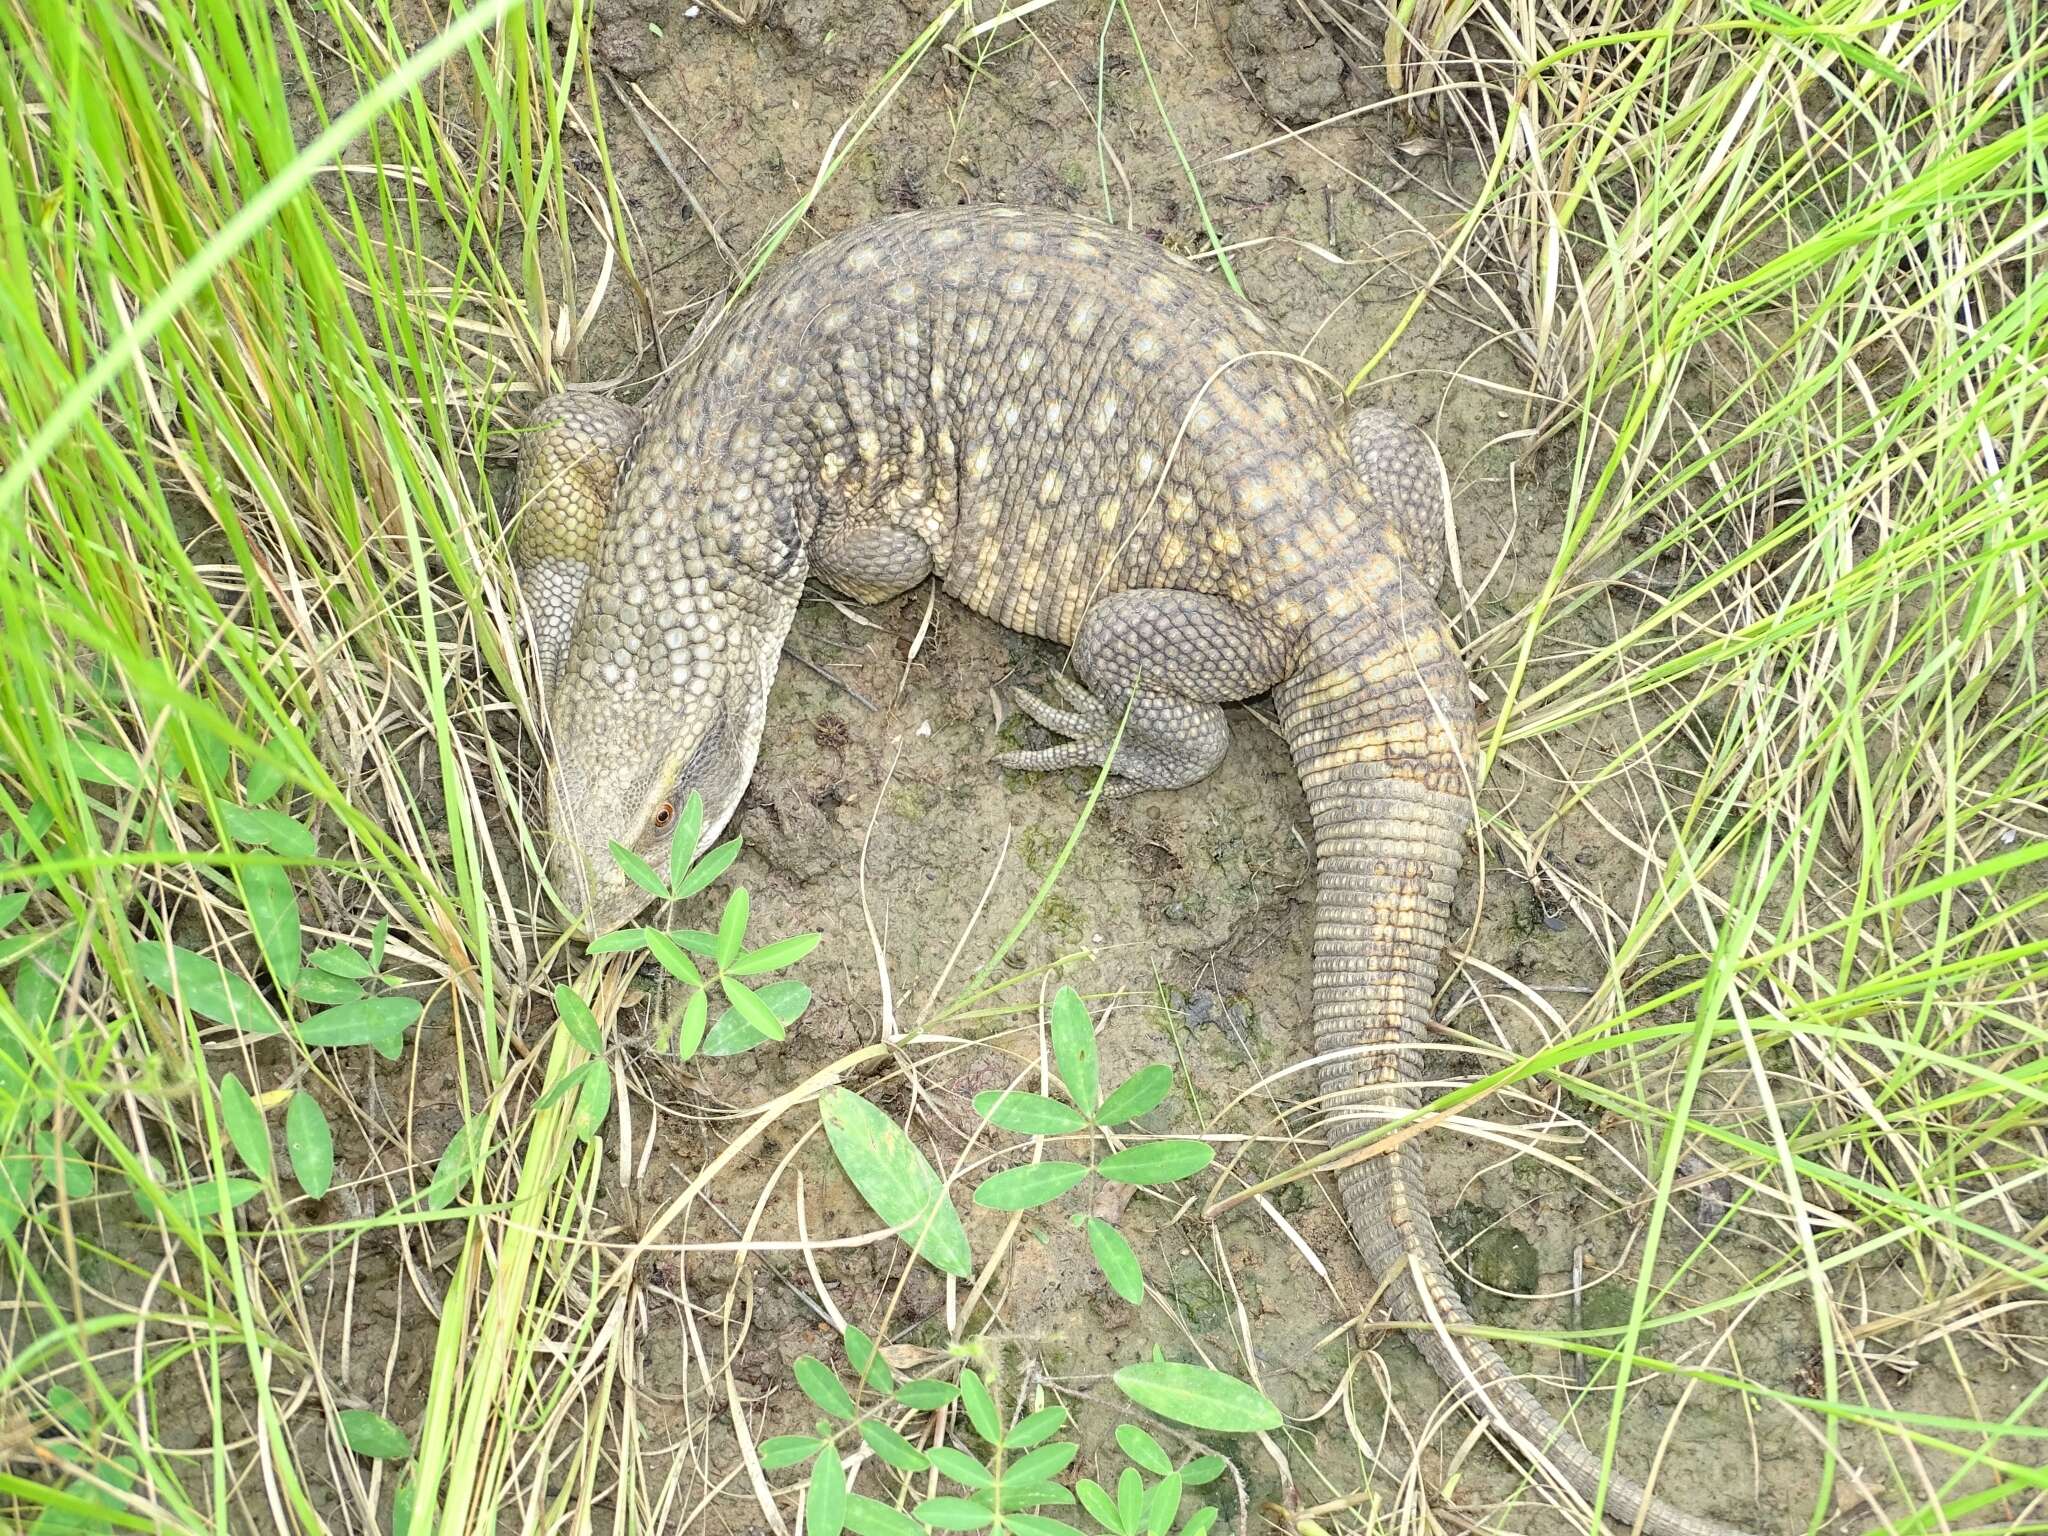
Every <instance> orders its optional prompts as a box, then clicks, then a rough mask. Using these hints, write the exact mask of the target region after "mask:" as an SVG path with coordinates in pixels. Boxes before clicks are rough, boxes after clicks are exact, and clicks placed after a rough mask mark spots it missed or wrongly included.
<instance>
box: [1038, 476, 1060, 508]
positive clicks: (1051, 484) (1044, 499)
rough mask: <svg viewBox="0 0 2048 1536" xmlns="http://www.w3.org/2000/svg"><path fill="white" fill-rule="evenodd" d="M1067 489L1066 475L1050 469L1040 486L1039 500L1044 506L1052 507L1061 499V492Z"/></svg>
mask: <svg viewBox="0 0 2048 1536" xmlns="http://www.w3.org/2000/svg"><path fill="white" fill-rule="evenodd" d="M1066 488H1067V477H1066V474H1065V473H1064V472H1063V471H1061V470H1057V469H1048V470H1047V471H1046V472H1045V478H1044V479H1043V480H1041V481H1040V482H1039V485H1038V500H1039V503H1040V505H1042V506H1048V507H1049V506H1052V505H1053V504H1054V503H1055V502H1057V501H1058V500H1059V499H1060V492H1061V491H1063V490H1065V489H1066Z"/></svg>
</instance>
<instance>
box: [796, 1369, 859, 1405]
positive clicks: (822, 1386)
mask: <svg viewBox="0 0 2048 1536" xmlns="http://www.w3.org/2000/svg"><path fill="white" fill-rule="evenodd" d="M795 1369H796V1384H797V1385H798V1386H799V1387H801V1388H803V1393H804V1396H805V1397H808V1398H809V1399H810V1400H811V1401H812V1402H814V1403H816V1404H817V1405H818V1406H819V1407H820V1408H822V1409H824V1410H825V1412H827V1413H829V1414H831V1415H832V1417H833V1418H835V1419H850V1418H852V1417H853V1416H854V1407H853V1399H852V1398H851V1397H849V1396H848V1395H847V1392H846V1387H845V1384H844V1383H842V1382H841V1381H840V1379H839V1378H838V1377H837V1376H835V1375H834V1374H833V1373H832V1367H831V1366H829V1365H827V1364H826V1363H825V1362H824V1361H822V1360H820V1359H818V1358H817V1356H815V1355H805V1356H804V1357H803V1358H802V1359H801V1360H799V1361H797V1363H796V1367H795Z"/></svg>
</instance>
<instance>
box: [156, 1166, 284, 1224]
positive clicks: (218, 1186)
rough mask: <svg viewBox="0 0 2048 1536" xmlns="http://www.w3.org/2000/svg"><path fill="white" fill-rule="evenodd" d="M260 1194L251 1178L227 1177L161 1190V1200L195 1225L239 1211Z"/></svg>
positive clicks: (258, 1186) (259, 1189) (260, 1187)
mask: <svg viewBox="0 0 2048 1536" xmlns="http://www.w3.org/2000/svg"><path fill="white" fill-rule="evenodd" d="M261 1193H263V1186H262V1185H261V1184H258V1183H257V1182H256V1181H255V1180H254V1179H243V1178H236V1177H233V1176H230V1177H228V1178H225V1179H207V1180H204V1181H203V1182H201V1183H198V1184H188V1185H186V1186H185V1187H184V1188H183V1189H167V1190H165V1191H164V1203H165V1204H166V1205H168V1206H171V1207H173V1208H174V1209H176V1210H177V1211H178V1212H179V1213H180V1214H181V1215H182V1216H183V1217H184V1218H185V1220H186V1221H188V1222H190V1223H191V1224H192V1225H193V1226H198V1225H200V1224H202V1223H204V1222H207V1221H209V1220H211V1219H212V1218H213V1217H215V1216H219V1215H223V1214H224V1213H226V1212H228V1211H233V1210H239V1209H240V1208H241V1207H242V1206H245V1205H247V1204H248V1203H249V1202H250V1201H251V1200H253V1199H255V1198H256V1197H257V1196H258V1195H260V1194H261Z"/></svg>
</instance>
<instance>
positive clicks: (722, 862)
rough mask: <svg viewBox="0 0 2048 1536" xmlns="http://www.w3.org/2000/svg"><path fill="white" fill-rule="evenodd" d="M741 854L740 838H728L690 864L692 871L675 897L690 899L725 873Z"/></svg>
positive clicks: (677, 890)
mask: <svg viewBox="0 0 2048 1536" xmlns="http://www.w3.org/2000/svg"><path fill="white" fill-rule="evenodd" d="M739 856H740V840H739V839H738V838H736V837H734V838H728V839H727V840H726V841H725V842H722V843H720V844H719V845H718V846H717V847H716V848H714V849H712V850H711V851H710V852H709V853H707V854H705V855H704V857H703V858H701V859H699V860H698V861H697V862H696V863H695V864H693V865H691V866H690V873H689V874H688V875H687V876H685V877H684V879H683V882H682V884H680V885H678V886H677V887H676V894H675V899H676V900H677V901H688V900H689V899H690V898H691V897H692V896H694V895H696V894H697V893H698V892H699V891H701V890H703V889H704V888H705V887H707V886H709V885H710V884H711V882H712V881H714V880H716V879H717V878H718V877H719V876H720V875H722V874H724V873H725V872H726V870H728V869H730V868H731V867H732V861H733V860H734V859H736V858H738V857H739Z"/></svg>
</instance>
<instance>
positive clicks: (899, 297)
mask: <svg viewBox="0 0 2048 1536" xmlns="http://www.w3.org/2000/svg"><path fill="white" fill-rule="evenodd" d="M889 297H890V298H892V299H894V300H895V301H896V302H897V303H898V304H908V303H909V302H910V301H911V300H912V299H915V298H916V297H917V284H916V283H914V282H912V281H911V280H910V279H909V278H907V277H899V278H897V279H896V281H895V282H893V283H891V284H890V285H889Z"/></svg>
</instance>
